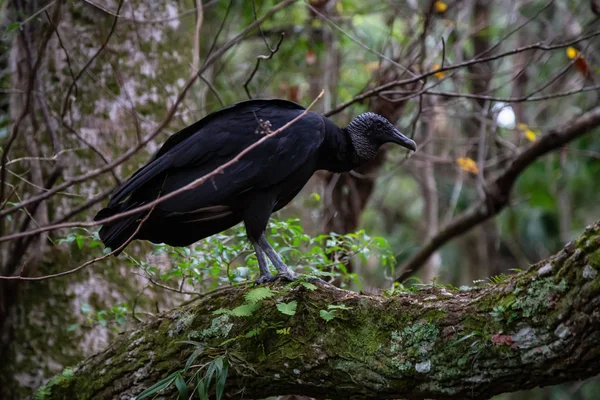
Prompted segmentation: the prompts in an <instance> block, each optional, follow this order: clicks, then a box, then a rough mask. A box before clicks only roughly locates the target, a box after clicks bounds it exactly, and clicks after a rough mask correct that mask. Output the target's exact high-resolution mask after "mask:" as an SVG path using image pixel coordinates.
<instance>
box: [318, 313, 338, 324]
mask: <svg viewBox="0 0 600 400" xmlns="http://www.w3.org/2000/svg"><path fill="white" fill-rule="evenodd" d="M319 315H320V316H321V318H323V319H324V320H325V321H327V322H329V321H331V320H332V319H334V318H335V317H336V316H337V311H336V310H331V311H326V310H320V311H319Z"/></svg>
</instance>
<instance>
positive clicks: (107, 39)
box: [60, 0, 123, 119]
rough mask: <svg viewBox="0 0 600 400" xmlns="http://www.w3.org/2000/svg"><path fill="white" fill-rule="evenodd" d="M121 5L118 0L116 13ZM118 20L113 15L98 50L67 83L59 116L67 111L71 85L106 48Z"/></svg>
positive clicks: (75, 83) (121, 1)
mask: <svg viewBox="0 0 600 400" xmlns="http://www.w3.org/2000/svg"><path fill="white" fill-rule="evenodd" d="M122 6H123V0H119V5H118V6H117V14H118V13H119V11H120V10H121V7H122ZM118 21H119V18H118V17H115V18H114V20H113V23H112V25H111V27H110V31H109V32H108V35H106V39H104V41H103V42H102V44H101V45H100V47H99V48H98V50H97V51H96V52H95V53H94V55H93V56H92V57H91V58H90V59H89V60H88V62H87V63H85V65H84V66H83V68H82V69H81V70H80V71H79V72H78V73H77V75H76V76H75V79H73V81H72V82H71V84H70V85H69V88H68V89H67V94H66V95H65V99H64V101H63V105H62V110H61V112H60V116H61V118H63V119H64V118H65V114H66V113H67V106H68V103H69V100H70V97H71V91H72V90H73V87H75V85H77V81H78V80H79V78H81V76H82V75H83V73H84V72H85V71H86V70H87V69H88V68H89V66H90V65H92V63H93V62H94V60H95V59H96V58H97V57H98V56H99V55H100V53H102V51H103V50H104V49H105V48H106V45H108V41H109V40H110V38H111V37H112V35H113V34H114V33H115V28H116V27H117V22H118Z"/></svg>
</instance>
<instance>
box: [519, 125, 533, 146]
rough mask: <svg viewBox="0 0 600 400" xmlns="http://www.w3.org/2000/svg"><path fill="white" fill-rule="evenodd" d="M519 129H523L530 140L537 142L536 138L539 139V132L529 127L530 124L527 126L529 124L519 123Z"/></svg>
mask: <svg viewBox="0 0 600 400" xmlns="http://www.w3.org/2000/svg"><path fill="white" fill-rule="evenodd" d="M517 129H519V130H520V131H522V132H523V134H524V135H525V137H526V138H527V140H529V141H530V142H535V140H536V139H537V134H536V133H535V132H534V131H533V130H532V129H529V126H527V124H524V123H522V122H521V123H518V124H517Z"/></svg>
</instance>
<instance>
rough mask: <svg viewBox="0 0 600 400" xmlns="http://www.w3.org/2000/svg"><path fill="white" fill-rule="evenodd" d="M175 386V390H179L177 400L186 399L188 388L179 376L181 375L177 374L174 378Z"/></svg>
mask: <svg viewBox="0 0 600 400" xmlns="http://www.w3.org/2000/svg"><path fill="white" fill-rule="evenodd" d="M175 387H176V388H177V392H179V397H178V399H179V400H187V398H188V389H187V385H186V383H185V381H184V380H183V378H182V377H181V375H177V378H175Z"/></svg>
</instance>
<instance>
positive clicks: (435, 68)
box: [432, 64, 446, 79]
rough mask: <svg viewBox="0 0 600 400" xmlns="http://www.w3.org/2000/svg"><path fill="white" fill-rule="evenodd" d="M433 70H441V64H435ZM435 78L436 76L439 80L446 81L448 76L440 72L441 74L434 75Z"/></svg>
mask: <svg viewBox="0 0 600 400" xmlns="http://www.w3.org/2000/svg"><path fill="white" fill-rule="evenodd" d="M432 68H433V70H434V71H437V70H438V69H440V68H441V65H440V64H433V65H432ZM433 76H435V77H436V78H438V79H444V77H445V76H446V73H445V72H444V71H440V72H436V73H435V74H433Z"/></svg>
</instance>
